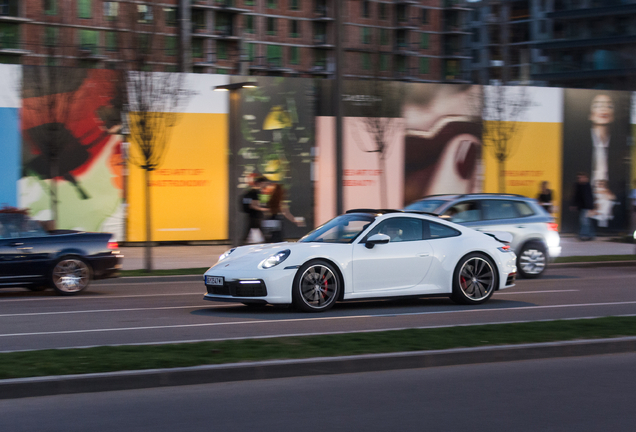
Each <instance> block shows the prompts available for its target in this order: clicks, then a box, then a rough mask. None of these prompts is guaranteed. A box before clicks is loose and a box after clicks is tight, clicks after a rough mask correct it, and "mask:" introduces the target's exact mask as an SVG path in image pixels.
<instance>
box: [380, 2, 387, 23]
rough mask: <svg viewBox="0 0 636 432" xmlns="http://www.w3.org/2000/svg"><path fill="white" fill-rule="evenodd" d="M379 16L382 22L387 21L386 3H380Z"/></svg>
mask: <svg viewBox="0 0 636 432" xmlns="http://www.w3.org/2000/svg"><path fill="white" fill-rule="evenodd" d="M378 9H379V10H378V14H379V15H380V19H381V20H385V19H386V18H387V14H386V3H380V4H379V6H378Z"/></svg>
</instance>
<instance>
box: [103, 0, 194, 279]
mask: <svg viewBox="0 0 636 432" xmlns="http://www.w3.org/2000/svg"><path fill="white" fill-rule="evenodd" d="M161 10H162V8H161V7H160V3H159V2H158V1H157V2H146V4H136V3H124V2H121V3H119V10H118V11H117V12H118V15H119V19H118V20H116V22H115V23H114V25H113V26H114V30H115V31H116V32H117V35H118V36H119V37H118V50H117V54H118V55H117V59H116V64H117V67H118V68H119V70H120V85H119V93H120V95H121V97H122V100H123V107H124V116H125V123H126V132H127V133H128V141H129V145H130V147H129V149H128V152H127V156H128V162H130V163H132V164H134V165H136V166H138V167H139V168H141V169H142V170H144V191H145V201H146V202H145V216H146V217H145V219H146V246H145V254H144V255H145V256H144V263H145V269H146V271H151V270H152V252H151V247H152V218H151V205H150V204H151V173H152V172H153V171H155V170H156V169H158V168H159V167H160V166H161V164H162V162H163V160H164V158H165V155H166V152H167V150H168V143H169V141H170V133H171V130H172V128H173V127H174V126H175V125H176V124H177V121H178V120H179V114H178V112H179V110H180V108H181V107H182V105H183V103H184V102H185V101H186V99H187V97H188V96H187V92H186V91H185V89H184V75H183V74H179V73H176V72H155V71H154V69H158V68H159V67H160V65H161V62H160V61H159V60H161V59H162V54H163V49H164V48H165V49H168V48H166V47H165V46H164V47H162V43H163V42H164V39H163V38H164V36H163V35H160V34H159V31H158V30H159V26H158V20H159V19H161V15H160V13H159V12H160V11H161Z"/></svg>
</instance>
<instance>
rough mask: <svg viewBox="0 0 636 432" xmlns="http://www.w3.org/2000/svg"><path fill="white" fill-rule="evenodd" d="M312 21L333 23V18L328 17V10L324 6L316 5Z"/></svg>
mask: <svg viewBox="0 0 636 432" xmlns="http://www.w3.org/2000/svg"><path fill="white" fill-rule="evenodd" d="M313 12H314V16H313V17H312V18H313V20H314V21H333V20H334V18H333V17H331V16H329V15H330V14H329V12H330V11H329V8H328V7H327V6H326V5H318V6H316V7H315V8H314V11H313Z"/></svg>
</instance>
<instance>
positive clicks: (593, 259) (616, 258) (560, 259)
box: [554, 255, 636, 263]
mask: <svg viewBox="0 0 636 432" xmlns="http://www.w3.org/2000/svg"><path fill="white" fill-rule="evenodd" d="M634 260H636V255H596V256H568V257H558V258H555V260H554V262H555V263H576V262H606V261H634Z"/></svg>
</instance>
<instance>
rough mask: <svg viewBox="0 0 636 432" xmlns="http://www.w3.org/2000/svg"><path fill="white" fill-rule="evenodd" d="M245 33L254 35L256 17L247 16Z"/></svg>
mask: <svg viewBox="0 0 636 432" xmlns="http://www.w3.org/2000/svg"><path fill="white" fill-rule="evenodd" d="M244 20H245V21H244V22H245V24H244V25H245V33H254V15H245V18H244Z"/></svg>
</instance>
